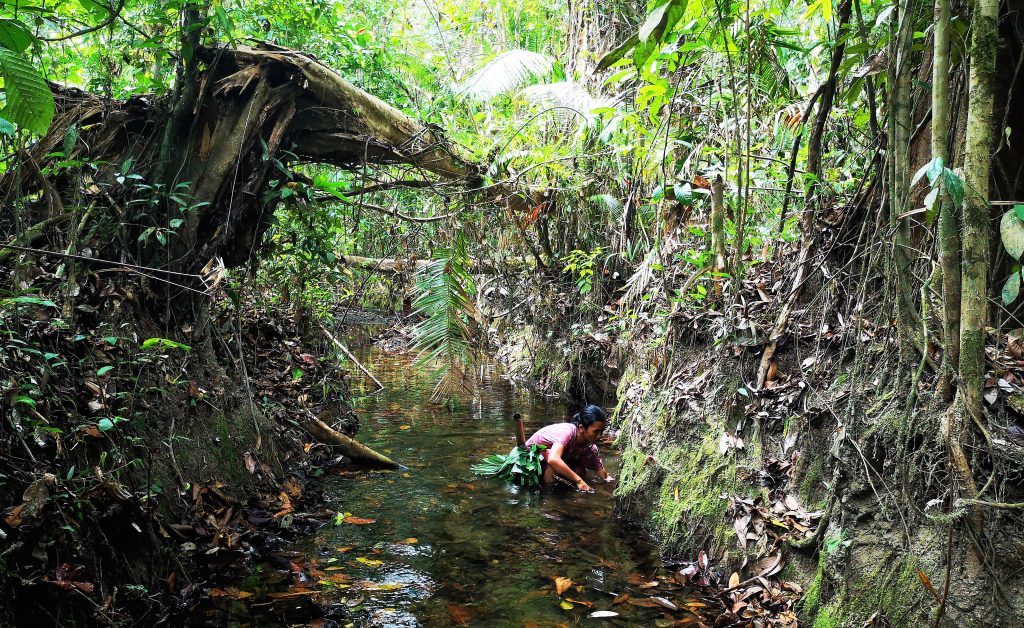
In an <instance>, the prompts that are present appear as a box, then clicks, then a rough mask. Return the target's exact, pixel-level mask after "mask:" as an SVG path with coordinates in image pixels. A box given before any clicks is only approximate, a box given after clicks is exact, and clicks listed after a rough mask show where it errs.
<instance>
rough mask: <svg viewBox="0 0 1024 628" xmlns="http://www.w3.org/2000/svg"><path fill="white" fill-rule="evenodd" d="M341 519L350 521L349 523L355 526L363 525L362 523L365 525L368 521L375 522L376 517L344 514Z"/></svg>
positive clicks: (346, 521)
mask: <svg viewBox="0 0 1024 628" xmlns="http://www.w3.org/2000/svg"><path fill="white" fill-rule="evenodd" d="M342 521H344V522H345V523H351V524H353V525H357V526H364V525H367V524H370V523H377V520H376V519H367V518H365V517H354V516H352V515H348V516H346V517H345V518H344V519H342Z"/></svg>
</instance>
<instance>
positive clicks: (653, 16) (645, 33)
mask: <svg viewBox="0 0 1024 628" xmlns="http://www.w3.org/2000/svg"><path fill="white" fill-rule="evenodd" d="M671 4H672V3H671V2H666V3H665V4H663V5H661V6H659V7H657V8H656V9H654V10H653V11H651V12H650V14H649V15H648V16H647V20H646V21H645V22H644V23H643V25H641V26H640V30H639V31H638V32H637V37H639V39H640V41H642V42H646V41H647V40H648V39H650V37H651V34H652V33H654V31H655V30H657V29H658V27H659V26H662V22H663V20H664V19H665V12H666V11H668V7H669V5H671ZM662 28H664V26H662Z"/></svg>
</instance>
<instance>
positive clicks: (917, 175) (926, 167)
mask: <svg viewBox="0 0 1024 628" xmlns="http://www.w3.org/2000/svg"><path fill="white" fill-rule="evenodd" d="M934 161H935V160H934V159H933V160H931V161H929V162H928V163H926V164H925V165H923V166H921V167H920V168H918V170H917V172H915V173H914V178H912V179H911V180H910V187H914V186H915V185H917V182H918V181H920V180H921V177H923V176H924V175H925V174H927V173H928V170H929V169H930V168H931V166H932V163H933V162H934Z"/></svg>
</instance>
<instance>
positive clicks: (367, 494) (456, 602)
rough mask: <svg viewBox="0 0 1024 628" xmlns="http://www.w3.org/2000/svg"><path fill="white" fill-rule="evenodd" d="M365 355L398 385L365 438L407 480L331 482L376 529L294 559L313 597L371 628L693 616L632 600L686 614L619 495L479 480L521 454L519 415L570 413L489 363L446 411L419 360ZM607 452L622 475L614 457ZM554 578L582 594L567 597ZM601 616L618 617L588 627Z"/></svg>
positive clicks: (331, 495)
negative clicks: (488, 461) (486, 462)
mask: <svg viewBox="0 0 1024 628" xmlns="http://www.w3.org/2000/svg"><path fill="white" fill-rule="evenodd" d="M356 355H357V356H358V357H359V359H360V361H361V362H363V364H365V365H366V366H367V367H368V368H370V369H371V370H372V372H373V373H374V374H375V375H376V376H377V378H379V379H380V380H381V382H383V384H384V385H385V386H386V389H385V390H384V391H382V392H380V393H378V394H376V395H366V396H363V397H360V398H358V399H357V401H356V410H357V412H358V413H359V416H360V422H361V426H360V430H359V435H358V437H359V438H360V439H361V440H362V442H364V443H366V444H367V445H369V446H371V447H374V448H376V449H378V450H379V451H382V452H384V453H386V454H388V455H389V456H391V457H392V458H393V459H394V460H396V461H398V462H400V463H402V464H404V465H405V466H406V467H408V469H407V470H405V471H397V472H395V471H387V472H385V471H371V472H352V473H348V474H343V475H340V476H335V477H332V478H331V479H330V480H328V481H327V484H326V494H327V497H326V502H327V503H326V505H327V507H328V508H331V509H333V510H335V511H338V512H340V513H351V515H352V516H353V517H356V518H361V519H373V520H374V522H373V523H362V524H358V523H342V524H340V525H327V526H325V527H323V528H321V529H320V530H319V531H318V532H317V533H316V534H315V535H314V536H312V537H309V538H306V539H303V540H302V541H300V542H299V543H298V544H297V545H296V546H295V547H294V548H292V549H293V550H296V551H297V554H296V555H301V556H303V557H305V561H306V565H307V567H309V566H313V568H314V569H315V570H317V572H318V573H317V576H314V578H313V580H314V581H311V582H307V583H305V584H304V585H303V586H305V587H311V588H314V589H316V590H317V591H318V593H317V594H316V599H317V600H318V601H319V603H320V604H322V605H325V606H327V607H330V606H332V605H333V606H335V607H340V606H344V608H345V613H346V614H347V615H349V616H351V617H352V618H353V619H352V623H354V624H355V625H361V626H451V625H473V626H477V625H486V626H519V627H524V626H525V627H538V628H539V627H540V626H558V625H565V624H581V625H603V624H604V625H646V626H651V625H671V624H672V623H673V622H674V621H678V620H680V619H683V618H685V617H686V613H685V612H679V611H677V612H675V613H669V611H667V610H666V609H664V608H650V607H644V606H635V605H633V604H631V603H630V602H626V603H622V602H621V600H622V594H623V593H628V594H630V595H631V596H632V597H633V598H634V599H641V598H649V597H650V596H664V597H666V598H668V599H672V600H674V601H675V602H676V603H678V604H679V605H680V606H682V605H683V601H684V600H685V597H683V596H684V593H685V592H684V591H683V589H681V588H679V587H674V588H673V586H672V585H670V584H669V583H668V582H664V581H663V582H661V583H660V584H659V586H657V587H650V584H651V583H652V582H654V581H655V580H656V578H655V576H656V574H659V573H660V574H662V575H665V574H666V573H667V572H666V571H665V570H664V569H663V568H662V566H661V562H660V559H659V557H658V554H657V551H656V550H655V548H654V547H653V545H652V544H651V542H650V541H649V539H647V538H646V537H645V536H644V535H643V534H642V533H641V532H639V531H638V530H637V529H636V528H632V527H629V526H627V525H625V524H624V523H623V522H622V521H620V520H618V519H617V518H616V517H615V516H614V515H613V513H612V501H613V500H612V490H613V485H605V484H603V483H601V482H600V481H595V482H593V483H592V486H593V487H594V488H595V490H596V493H594V494H583V493H578V492H575V491H571V490H569V489H568V488H567V487H565V488H561V487H559V488H556V489H555V490H553V491H550V490H549V491H546V492H545V491H540V490H537V489H532V490H530V489H519V488H517V487H514V486H508V485H505V484H503V483H501V482H499V481H497V480H494V479H484V478H478V477H476V476H474V475H473V474H472V473H471V472H470V470H469V466H470V464H472V463H473V462H475V461H477V460H478V459H480V458H482V457H483V456H485V455H487V454H491V453H495V452H501V453H507V452H508V450H509V449H510V448H511V446H512V445H513V444H514V438H513V436H512V434H513V425H512V422H511V420H510V418H511V416H512V415H513V414H514V413H515V412H521V413H522V414H523V415H524V417H525V420H526V427H527V434H529V433H531V432H532V431H533V430H535V429H537V428H539V427H541V426H543V425H546V424H548V423H554V422H558V421H561V420H563V417H564V408H563V406H562V405H561V404H560V403H558V402H556V401H553V400H547V399H543V398H538V397H536V396H533V395H531V394H530V393H528V392H527V391H525V390H522V389H519V388H515V387H513V386H512V385H510V384H509V383H508V382H507V381H506V380H505V379H503V378H502V377H501V376H500V375H499V373H498V371H497V368H496V367H495V366H493V365H488V366H486V367H485V368H484V372H483V382H482V385H481V386H479V387H478V388H477V390H476V392H475V398H473V399H472V400H468V399H467V400H466V401H465V402H464V403H462V404H460V405H458V406H456V407H454V408H448V409H444V408H440V407H438V405H437V404H434V403H432V402H431V400H430V396H431V392H432V390H433V386H434V379H433V377H432V376H431V375H430V374H429V373H424V372H422V371H421V370H419V369H417V368H414V366H413V357H412V356H410V355H407V354H399V355H389V354H386V353H384V352H383V351H381V350H380V349H377V348H374V347H362V348H360V349H358V350H357V351H356ZM353 379H355V378H353ZM357 386H359V384H357ZM373 388H375V386H373V385H372V383H369V386H365V387H364V391H363V392H365V390H366V389H370V390H372V389H373ZM355 392H356V394H359V392H360V391H359V390H357V391H355ZM602 454H603V458H604V461H605V464H606V465H607V466H608V468H609V470H610V472H611V473H612V474H613V475H617V467H618V460H617V457H616V456H615V454H614V452H612V451H608V450H604V451H602ZM555 578H569V579H571V580H572V581H573V583H574V584H573V586H572V587H570V588H569V589H568V590H567V591H565V592H563V594H562V595H561V596H558V595H556V592H555V582H554V579H555ZM645 583H646V585H647V588H644V584H645ZM242 588H244V585H243V587H242ZM617 597H618V599H619V601H620V603H619V604H614V603H613V602H615V600H616V598H617ZM261 600H262V601H261ZM568 600H572V601H568ZM242 602H244V603H247V604H253V605H258V604H261V603H264V602H265V599H264V598H261V596H260V595H255V596H253V597H246V599H245V600H242ZM278 603H280V600H278ZM588 605H589V606H588ZM600 610H605V611H614V612H616V613H619V616H618V617H615V618H612V619H607V620H606V619H596V618H591V617H589V615H590V614H591V613H593V612H595V611H600ZM689 618H690V619H691V620H692V619H696V618H695V617H694V616H693V615H689ZM605 622H611V624H605ZM242 623H245V622H244V621H243V622H242ZM255 625H261V626H263V625H269V624H268V623H267V622H264V621H257V622H256V623H255ZM314 625H322V624H319V623H317V622H314ZM328 625H330V623H329V622H328Z"/></svg>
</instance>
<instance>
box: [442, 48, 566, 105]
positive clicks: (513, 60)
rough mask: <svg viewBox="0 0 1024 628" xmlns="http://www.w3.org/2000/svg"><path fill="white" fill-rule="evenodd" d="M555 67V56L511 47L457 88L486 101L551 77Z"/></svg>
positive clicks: (457, 90) (458, 90) (472, 96)
mask: <svg viewBox="0 0 1024 628" xmlns="http://www.w3.org/2000/svg"><path fill="white" fill-rule="evenodd" d="M554 68H555V60H554V59H552V58H551V57H549V56H548V55H545V54H541V53H539V52H531V51H529V50H509V51H506V52H503V53H501V54H500V55H498V56H497V57H495V58H493V59H491V60H490V61H488V62H487V63H486V64H485V65H484V66H483V67H482V68H480V69H478V70H476V71H475V72H473V73H472V74H470V75H469V77H468V78H467V79H466V80H465V81H463V82H462V83H461V84H460V85H459V86H458V87H457V88H456V92H457V93H458V94H460V95H463V96H467V97H469V98H473V99H475V100H480V101H486V100H490V99H492V98H494V97H496V96H500V95H501V94H508V93H510V92H513V91H515V90H517V89H520V88H522V87H524V86H526V85H528V84H529V83H530V82H532V81H535V80H538V79H541V78H544V77H547V76H549V75H550V74H551V73H552V72H553V71H554Z"/></svg>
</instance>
